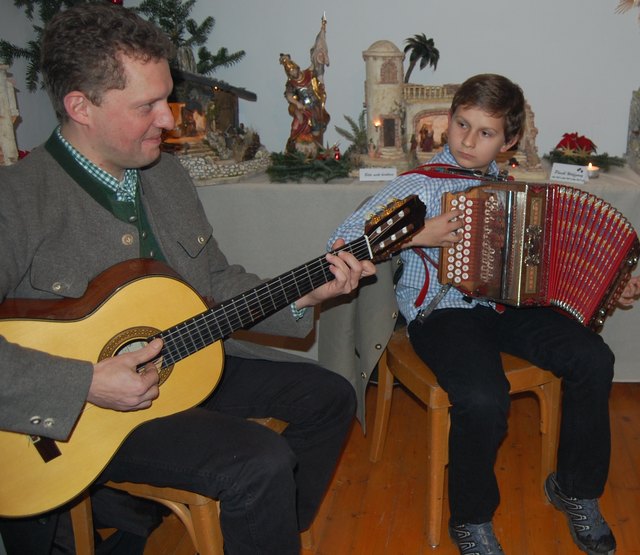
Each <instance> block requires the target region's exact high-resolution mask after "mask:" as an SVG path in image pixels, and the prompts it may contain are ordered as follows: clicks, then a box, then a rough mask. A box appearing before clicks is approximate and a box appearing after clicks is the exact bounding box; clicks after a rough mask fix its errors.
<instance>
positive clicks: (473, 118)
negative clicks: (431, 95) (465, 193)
mask: <svg viewBox="0 0 640 555" xmlns="http://www.w3.org/2000/svg"><path fill="white" fill-rule="evenodd" d="M448 134H449V136H448V142H449V148H450V150H451V154H453V157H454V158H455V159H456V161H457V162H458V164H459V165H460V166H461V167H463V168H467V169H474V170H481V171H483V172H484V171H486V170H487V168H488V167H489V164H490V163H491V162H492V161H493V160H495V158H496V156H497V155H498V154H499V153H500V152H506V151H507V150H509V149H510V148H511V147H512V146H513V145H514V144H515V143H516V142H517V141H518V137H515V138H514V139H512V140H511V141H509V142H508V143H507V142H505V137H504V117H502V116H500V117H495V116H492V115H490V114H487V112H485V111H484V110H481V109H480V108H476V107H474V106H466V107H465V106H460V107H459V108H458V109H457V110H456V111H455V113H454V114H451V113H450V114H449V129H448Z"/></svg>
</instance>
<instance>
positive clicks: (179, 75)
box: [171, 67, 258, 102]
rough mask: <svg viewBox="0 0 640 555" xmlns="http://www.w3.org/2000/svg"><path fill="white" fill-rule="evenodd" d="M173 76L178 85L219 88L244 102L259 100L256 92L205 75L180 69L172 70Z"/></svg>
mask: <svg viewBox="0 0 640 555" xmlns="http://www.w3.org/2000/svg"><path fill="white" fill-rule="evenodd" d="M171 76H172V77H173V80H174V81H175V82H176V83H177V82H179V81H187V82H190V83H195V84H197V85H202V86H204V87H210V88H212V89H213V88H218V89H220V90H222V91H226V92H229V93H232V94H234V95H236V96H237V97H238V98H242V99H243V100H248V101H251V102H255V101H256V100H258V95H257V94H256V93H254V92H251V91H248V90H247V89H243V88H240V87H234V86H233V85H230V84H229V83H226V82H225V81H219V80H218V79H211V78H210V77H206V76H205V75H200V74H199V73H191V72H190V71H184V70H182V69H178V68H174V67H172V68H171Z"/></svg>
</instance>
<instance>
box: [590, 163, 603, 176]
mask: <svg viewBox="0 0 640 555" xmlns="http://www.w3.org/2000/svg"><path fill="white" fill-rule="evenodd" d="M587 173H588V174H589V179H595V178H596V177H598V175H600V168H599V167H598V166H594V165H593V164H592V163H591V162H589V165H588V166H587Z"/></svg>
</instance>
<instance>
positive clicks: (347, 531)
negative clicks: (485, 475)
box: [145, 383, 640, 555]
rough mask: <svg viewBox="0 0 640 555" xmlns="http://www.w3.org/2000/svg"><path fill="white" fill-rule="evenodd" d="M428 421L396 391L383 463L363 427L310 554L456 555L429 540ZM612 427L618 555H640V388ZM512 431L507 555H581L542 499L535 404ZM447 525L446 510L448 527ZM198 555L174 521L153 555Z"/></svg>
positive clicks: (505, 464) (520, 409) (352, 441)
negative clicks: (373, 454)
mask: <svg viewBox="0 0 640 555" xmlns="http://www.w3.org/2000/svg"><path fill="white" fill-rule="evenodd" d="M375 392H376V389H375V386H372V387H370V388H369V391H368V393H367V409H368V417H367V421H368V425H369V429H371V427H372V426H373V416H374V411H375V403H374V401H375V399H374V398H375ZM425 418H426V417H425V409H424V408H423V407H421V405H420V404H419V402H418V401H416V400H415V399H414V398H413V397H411V396H410V395H409V394H407V393H406V392H405V391H404V390H402V389H401V388H396V391H395V393H394V400H393V406H392V409H391V419H390V423H389V436H388V439H387V444H386V447H385V452H384V456H383V458H382V460H381V461H380V462H378V463H375V464H374V463H371V462H369V441H370V439H369V438H365V437H364V436H363V434H362V431H361V429H360V427H359V426H354V428H353V430H352V431H351V435H350V437H349V440H348V443H347V446H346V449H345V452H344V454H343V456H342V459H341V461H340V464H339V466H338V468H337V470H336V474H335V477H334V479H333V482H332V484H331V486H330V489H329V491H328V492H327V496H326V498H325V500H324V502H323V504H322V506H321V508H320V511H319V514H318V516H317V518H316V521H315V523H314V526H313V536H314V548H313V549H312V550H305V551H303V555H348V554H357V555H360V554H362V555H418V554H433V555H457V553H458V551H457V550H456V549H455V548H454V546H453V544H452V543H451V541H450V540H449V538H448V537H447V535H446V531H445V533H444V534H443V536H442V539H441V543H440V546H439V547H437V548H431V547H430V546H429V545H427V542H426V541H425V538H424V528H423V525H424V519H425V503H424V497H425V486H424V476H423V473H424V468H425V464H426V456H427V450H426V444H425V439H424V434H423V430H424V424H425ZM611 421H612V447H613V456H612V461H611V471H610V474H609V482H608V484H607V488H606V491H605V494H604V496H603V498H602V499H601V507H602V510H603V513H604V514H605V516H606V518H607V520H608V522H609V524H610V525H611V527H612V529H613V530H614V533H615V535H616V538H617V540H618V551H617V554H618V555H640V383H639V384H614V387H613V393H612V396H611ZM509 425H510V430H509V435H508V436H507V438H506V440H505V442H504V444H503V446H502V448H501V450H500V453H499V456H498V462H497V467H496V468H497V473H498V479H499V482H500V488H501V494H502V503H501V505H500V508H499V509H498V512H497V514H496V516H495V520H494V525H495V528H496V533H497V535H498V537H499V539H500V541H501V543H502V546H503V548H504V550H505V553H506V554H507V555H579V554H580V553H581V552H580V551H579V550H578V549H577V548H576V547H575V545H574V544H573V541H572V540H571V536H570V534H569V531H568V528H567V524H566V520H565V518H564V516H563V515H562V514H561V513H559V512H558V511H557V510H555V509H554V508H553V507H552V506H550V505H548V504H546V503H545V500H544V496H543V493H542V486H541V484H540V479H539V449H540V442H539V438H538V406H537V402H536V401H535V398H533V397H530V396H528V395H521V396H516V397H513V403H512V408H511V415H510V421H509ZM445 506H446V503H445ZM448 516H449V515H448V509H447V510H445V514H444V515H443V519H444V523H445V524H446V520H447V519H448ZM444 529H445V530H446V528H444ZM192 553H193V548H192V547H191V545H190V542H189V540H188V537H186V536H185V535H184V531H183V529H182V526H181V524H180V523H179V522H178V521H177V520H175V519H174V518H173V517H169V518H168V519H167V520H165V522H164V523H163V524H162V526H160V527H159V528H158V529H157V530H156V531H155V532H154V533H153V535H152V536H151V538H150V539H149V541H148V544H147V549H146V551H145V554H146V555H169V554H174V555H183V554H184V555H186V554H192Z"/></svg>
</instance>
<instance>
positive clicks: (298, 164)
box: [267, 152, 351, 183]
mask: <svg viewBox="0 0 640 555" xmlns="http://www.w3.org/2000/svg"><path fill="white" fill-rule="evenodd" d="M350 171H351V164H350V163H349V161H348V160H345V159H344V158H341V159H340V160H335V159H334V158H326V159H313V160H310V159H308V158H306V157H305V155H304V154H303V153H301V152H292V153H285V154H283V153H278V152H274V153H272V154H271V165H270V166H269V167H268V168H267V175H268V176H269V179H270V180H271V181H272V182H277V183H286V182H287V181H296V182H298V183H300V182H301V181H302V180H311V181H318V180H322V181H323V182H324V183H327V182H328V181H330V180H331V179H336V178H340V177H349V172H350Z"/></svg>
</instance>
